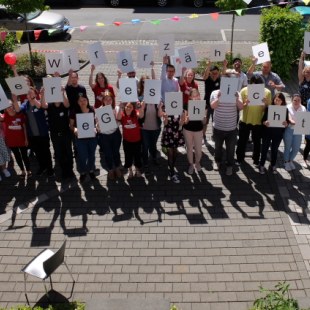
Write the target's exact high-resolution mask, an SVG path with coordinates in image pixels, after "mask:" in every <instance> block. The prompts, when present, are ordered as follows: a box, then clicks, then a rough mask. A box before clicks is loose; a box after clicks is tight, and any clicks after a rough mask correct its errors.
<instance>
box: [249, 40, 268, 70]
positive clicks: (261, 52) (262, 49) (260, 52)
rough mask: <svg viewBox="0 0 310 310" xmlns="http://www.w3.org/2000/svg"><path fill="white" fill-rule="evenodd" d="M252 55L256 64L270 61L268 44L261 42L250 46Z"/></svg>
mask: <svg viewBox="0 0 310 310" xmlns="http://www.w3.org/2000/svg"><path fill="white" fill-rule="evenodd" d="M252 51H253V56H254V57H255V58H257V62H256V64H257V65H258V64H262V63H263V62H266V61H270V54H269V49H268V44H267V43H266V42H265V43H261V44H257V45H254V46H252Z"/></svg>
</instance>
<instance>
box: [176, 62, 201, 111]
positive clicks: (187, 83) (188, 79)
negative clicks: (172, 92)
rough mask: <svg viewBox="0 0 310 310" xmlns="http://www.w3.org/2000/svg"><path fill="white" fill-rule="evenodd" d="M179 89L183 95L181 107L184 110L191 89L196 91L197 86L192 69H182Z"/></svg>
mask: <svg viewBox="0 0 310 310" xmlns="http://www.w3.org/2000/svg"><path fill="white" fill-rule="evenodd" d="M179 84H180V89H181V92H182V93H183V107H184V108H186V107H187V104H188V100H189V96H190V92H191V90H192V89H194V88H195V89H197V90H198V84H197V82H196V81H195V73H194V71H193V70H192V69H186V68H182V75H181V77H180V80H179Z"/></svg>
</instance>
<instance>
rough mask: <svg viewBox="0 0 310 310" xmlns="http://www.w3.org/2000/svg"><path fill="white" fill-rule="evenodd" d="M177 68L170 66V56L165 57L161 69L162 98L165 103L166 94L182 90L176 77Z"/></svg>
mask: <svg viewBox="0 0 310 310" xmlns="http://www.w3.org/2000/svg"><path fill="white" fill-rule="evenodd" d="M174 75H175V67H174V66H173V65H170V64H169V56H164V57H163V65H162V67H161V78H160V79H161V98H162V101H163V102H165V94H166V93H168V92H177V91H179V90H180V87H179V81H178V79H177V78H175V77H174Z"/></svg>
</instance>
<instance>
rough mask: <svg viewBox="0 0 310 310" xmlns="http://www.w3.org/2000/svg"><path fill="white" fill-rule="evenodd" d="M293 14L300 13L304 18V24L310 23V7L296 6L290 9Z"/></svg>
mask: <svg viewBox="0 0 310 310" xmlns="http://www.w3.org/2000/svg"><path fill="white" fill-rule="evenodd" d="M290 11H291V12H294V13H299V14H300V15H301V16H302V19H303V23H304V24H305V25H306V24H307V23H308V22H309V21H310V7H309V6H303V5H302V6H295V7H292V8H290Z"/></svg>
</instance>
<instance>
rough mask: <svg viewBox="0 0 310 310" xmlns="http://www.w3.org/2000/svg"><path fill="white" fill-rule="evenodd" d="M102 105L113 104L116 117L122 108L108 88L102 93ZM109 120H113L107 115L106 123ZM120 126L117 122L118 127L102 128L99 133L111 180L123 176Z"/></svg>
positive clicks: (99, 140)
mask: <svg viewBox="0 0 310 310" xmlns="http://www.w3.org/2000/svg"><path fill="white" fill-rule="evenodd" d="M102 106H104V107H106V106H111V107H112V110H113V114H114V117H115V118H116V116H117V114H118V112H119V109H120V108H119V106H115V97H114V94H112V93H110V92H109V91H108V90H106V91H105V92H104V93H103V94H102ZM98 111H99V110H98ZM109 120H111V118H110V116H108V117H107V120H106V122H105V123H107V122H108V121H109ZM118 126H119V124H117V127H116V128H113V129H107V130H100V131H99V135H98V136H99V137H98V143H99V146H101V148H102V149H103V152H104V157H105V160H106V163H107V168H108V179H109V180H115V177H117V178H121V177H122V172H121V170H120V166H121V155H120V147H121V143H122V135H121V132H120V130H119V127H118Z"/></svg>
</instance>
